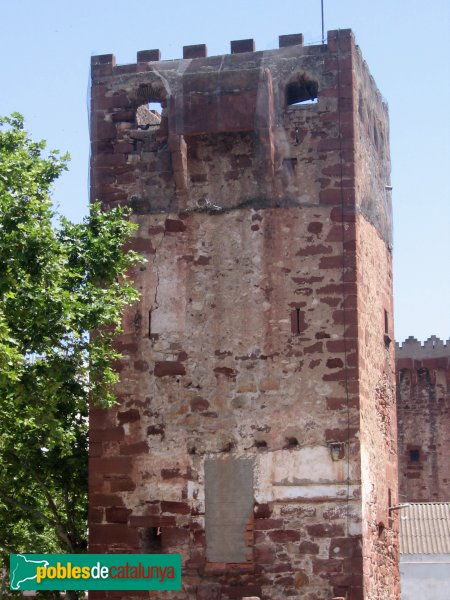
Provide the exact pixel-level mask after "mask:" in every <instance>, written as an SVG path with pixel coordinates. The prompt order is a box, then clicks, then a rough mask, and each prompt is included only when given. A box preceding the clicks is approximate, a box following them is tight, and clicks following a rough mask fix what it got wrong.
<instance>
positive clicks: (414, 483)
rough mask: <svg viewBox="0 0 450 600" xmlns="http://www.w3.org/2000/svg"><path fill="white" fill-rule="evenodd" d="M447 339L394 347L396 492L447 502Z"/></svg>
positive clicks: (449, 486)
mask: <svg viewBox="0 0 450 600" xmlns="http://www.w3.org/2000/svg"><path fill="white" fill-rule="evenodd" d="M449 342H450V340H449V341H447V342H444V341H442V340H440V339H439V338H437V337H436V336H431V337H430V338H428V340H427V341H426V342H425V343H424V344H421V342H419V341H418V340H416V339H415V338H414V337H409V338H408V339H407V340H405V341H404V342H403V344H401V345H400V344H396V352H395V357H396V371H397V411H398V447H399V450H398V456H399V494H400V500H401V501H402V502H405V501H410V502H435V501H439V502H449V501H450V393H449V392H450V343H449Z"/></svg>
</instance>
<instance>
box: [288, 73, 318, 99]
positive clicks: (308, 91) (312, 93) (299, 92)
mask: <svg viewBox="0 0 450 600" xmlns="http://www.w3.org/2000/svg"><path fill="white" fill-rule="evenodd" d="M318 93H319V84H318V83H317V81H314V80H313V79H308V78H307V77H305V75H300V76H299V75H297V77H296V78H295V79H293V80H291V82H290V83H288V85H287V86H286V105H287V106H300V105H301V106H304V105H308V104H317V102H318V101H319V98H318Z"/></svg>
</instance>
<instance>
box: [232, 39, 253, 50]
mask: <svg viewBox="0 0 450 600" xmlns="http://www.w3.org/2000/svg"><path fill="white" fill-rule="evenodd" d="M230 48H231V54H238V53H240V52H254V51H255V40H252V39H247V40H232V41H231V42H230Z"/></svg>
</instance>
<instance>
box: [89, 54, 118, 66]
mask: <svg viewBox="0 0 450 600" xmlns="http://www.w3.org/2000/svg"><path fill="white" fill-rule="evenodd" d="M115 64H116V57H115V56H114V54H97V55H96V56H91V67H94V66H97V65H115Z"/></svg>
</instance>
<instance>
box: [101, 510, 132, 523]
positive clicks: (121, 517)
mask: <svg viewBox="0 0 450 600" xmlns="http://www.w3.org/2000/svg"><path fill="white" fill-rule="evenodd" d="M131 512H132V511H131V510H130V509H129V508H125V507H123V506H111V507H109V508H107V509H106V510H105V514H106V520H107V521H108V523H126V522H127V521H128V516H129V515H130V514H131Z"/></svg>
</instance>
